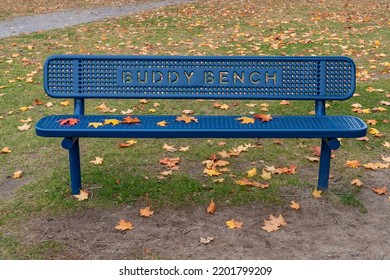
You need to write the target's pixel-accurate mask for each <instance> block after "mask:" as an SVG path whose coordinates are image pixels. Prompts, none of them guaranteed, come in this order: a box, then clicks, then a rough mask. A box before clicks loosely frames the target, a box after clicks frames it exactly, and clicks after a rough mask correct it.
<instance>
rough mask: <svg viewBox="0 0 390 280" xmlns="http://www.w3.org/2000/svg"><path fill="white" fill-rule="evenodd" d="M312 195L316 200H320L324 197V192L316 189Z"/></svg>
mask: <svg viewBox="0 0 390 280" xmlns="http://www.w3.org/2000/svg"><path fill="white" fill-rule="evenodd" d="M311 194H312V196H313V197H315V198H320V197H321V196H322V191H321V190H317V189H315V190H313V192H312V193H311Z"/></svg>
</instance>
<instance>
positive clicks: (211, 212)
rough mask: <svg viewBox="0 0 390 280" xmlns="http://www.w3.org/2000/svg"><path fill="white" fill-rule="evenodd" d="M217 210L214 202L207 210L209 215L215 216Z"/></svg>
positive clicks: (211, 202)
mask: <svg viewBox="0 0 390 280" xmlns="http://www.w3.org/2000/svg"><path fill="white" fill-rule="evenodd" d="M216 210H217V208H216V206H215V203H214V201H213V200H211V201H210V204H209V206H208V207H207V209H206V212H207V214H214V213H215V211H216Z"/></svg>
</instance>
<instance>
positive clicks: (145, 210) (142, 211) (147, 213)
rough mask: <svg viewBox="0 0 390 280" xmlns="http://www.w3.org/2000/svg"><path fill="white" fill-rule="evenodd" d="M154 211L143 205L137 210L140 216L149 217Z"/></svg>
mask: <svg viewBox="0 0 390 280" xmlns="http://www.w3.org/2000/svg"><path fill="white" fill-rule="evenodd" d="M153 213H154V211H151V210H150V207H145V208H142V209H140V210H139V214H140V215H141V217H146V218H149V217H151V216H152V215H153Z"/></svg>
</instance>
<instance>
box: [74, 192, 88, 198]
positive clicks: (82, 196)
mask: <svg viewBox="0 0 390 280" xmlns="http://www.w3.org/2000/svg"><path fill="white" fill-rule="evenodd" d="M73 196H74V197H75V198H77V200H78V201H83V200H87V199H88V193H87V192H85V191H83V190H80V194H75V195H73Z"/></svg>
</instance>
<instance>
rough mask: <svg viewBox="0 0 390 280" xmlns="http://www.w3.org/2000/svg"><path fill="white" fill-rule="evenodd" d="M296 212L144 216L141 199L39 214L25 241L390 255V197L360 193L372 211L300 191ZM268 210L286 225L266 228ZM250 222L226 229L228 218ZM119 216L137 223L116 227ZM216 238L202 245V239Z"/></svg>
mask: <svg viewBox="0 0 390 280" xmlns="http://www.w3.org/2000/svg"><path fill="white" fill-rule="evenodd" d="M294 193H295V194H294V199H295V200H298V201H299V202H300V203H301V206H302V208H301V209H300V210H298V211H294V210H291V209H290V208H289V207H288V206H286V207H279V208H277V207H271V206H266V205H263V204H260V203H254V204H250V205H245V206H240V207H231V206H229V207H224V206H221V207H219V208H218V210H217V212H216V213H215V214H214V215H207V214H206V213H205V207H195V208H192V207H190V208H187V209H170V208H167V209H160V210H159V211H157V212H156V213H155V214H154V216H152V217H151V218H142V217H140V216H139V213H138V212H139V209H140V205H137V206H121V207H117V208H110V209H101V208H94V209H86V210H84V211H82V212H79V213H77V214H74V215H63V216H53V217H44V218H35V219H32V220H31V221H29V222H28V224H27V225H26V227H25V229H26V231H25V233H24V234H25V239H24V240H25V242H26V245H28V244H31V243H34V244H36V243H40V242H47V241H57V242H59V243H60V244H62V245H63V248H65V249H64V251H63V252H61V253H60V254H55V255H53V254H52V253H49V254H48V255H47V256H46V258H48V259H156V258H158V259H390V239H389V236H390V235H389V234H390V228H389V225H388V220H389V218H390V203H389V201H388V199H387V197H384V196H378V195H376V194H374V193H373V192H372V191H371V190H369V189H364V190H362V191H361V192H360V193H359V196H360V199H361V200H362V201H363V203H364V204H365V205H366V207H367V213H365V214H362V213H360V212H359V210H358V209H356V208H353V207H350V206H346V205H343V204H342V203H341V202H340V201H339V199H338V198H337V197H336V196H334V195H332V194H331V193H329V194H327V195H326V196H325V197H322V198H320V199H314V198H312V197H311V195H310V193H308V191H307V190H306V191H302V190H299V189H296V190H294ZM269 214H273V215H279V214H283V216H284V217H285V219H286V221H287V225H286V226H284V227H283V228H282V229H281V230H279V231H277V232H273V233H266V232H265V231H262V230H261V229H260V226H261V225H263V220H264V219H265V218H267V217H268V216H269ZM231 218H234V219H236V220H239V221H243V222H244V226H243V228H242V229H233V230H232V229H228V228H227V227H226V225H225V221H227V220H229V219H231ZM119 219H127V220H131V221H132V222H133V224H134V229H133V230H131V231H127V232H118V231H116V230H115V229H114V226H115V225H116V223H117V222H118V221H119ZM208 236H210V237H213V238H214V240H213V241H212V242H211V243H210V244H208V245H204V244H201V243H200V242H199V240H200V238H201V237H208Z"/></svg>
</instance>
